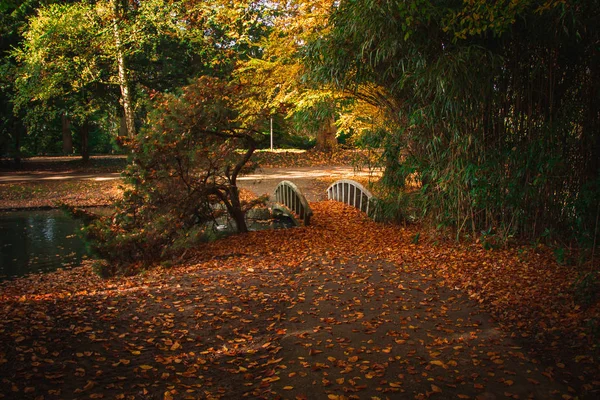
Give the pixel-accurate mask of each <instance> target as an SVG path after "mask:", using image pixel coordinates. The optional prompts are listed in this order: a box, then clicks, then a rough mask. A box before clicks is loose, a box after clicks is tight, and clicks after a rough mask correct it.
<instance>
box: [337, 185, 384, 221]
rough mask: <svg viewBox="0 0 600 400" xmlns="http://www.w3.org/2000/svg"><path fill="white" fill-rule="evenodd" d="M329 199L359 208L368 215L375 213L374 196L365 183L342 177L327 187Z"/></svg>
mask: <svg viewBox="0 0 600 400" xmlns="http://www.w3.org/2000/svg"><path fill="white" fill-rule="evenodd" d="M327 198H328V199H329V200H335V201H340V202H342V203H345V204H348V205H350V206H352V207H355V208H358V209H359V210H360V211H363V212H364V213H366V214H367V215H368V216H371V215H372V214H373V211H374V209H373V205H372V203H373V201H374V197H373V195H372V194H371V192H369V191H368V190H367V189H366V188H365V187H364V186H363V185H361V184H360V183H358V182H356V181H353V180H350V179H340V180H339V181H337V182H334V183H333V184H332V185H331V186H329V187H328V188H327Z"/></svg>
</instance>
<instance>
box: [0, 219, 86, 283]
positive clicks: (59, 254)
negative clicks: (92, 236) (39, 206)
mask: <svg viewBox="0 0 600 400" xmlns="http://www.w3.org/2000/svg"><path fill="white" fill-rule="evenodd" d="M81 227H82V224H81V222H80V221H77V220H75V219H73V218H71V217H70V216H69V215H67V214H65V213H64V212H63V211H60V210H35V211H10V212H0V280H3V279H7V278H12V277H16V276H23V275H27V274H29V273H32V272H49V271H54V270H56V269H58V268H63V267H67V266H72V265H78V264H80V263H81V260H82V258H83V257H85V254H86V246H85V243H84V242H83V240H82V239H81V237H80V236H79V232H80V229H81Z"/></svg>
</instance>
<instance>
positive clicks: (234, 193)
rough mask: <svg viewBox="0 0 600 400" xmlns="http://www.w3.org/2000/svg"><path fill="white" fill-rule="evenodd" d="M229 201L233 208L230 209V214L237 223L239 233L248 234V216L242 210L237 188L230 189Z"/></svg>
mask: <svg viewBox="0 0 600 400" xmlns="http://www.w3.org/2000/svg"><path fill="white" fill-rule="evenodd" d="M229 200H230V201H231V208H230V209H229V214H230V215H231V217H232V218H233V221H234V222H235V225H236V227H237V231H238V232H240V233H245V232H248V226H247V225H246V215H245V214H244V211H243V210H242V205H241V203H240V192H239V190H238V188H237V186H230V187H229Z"/></svg>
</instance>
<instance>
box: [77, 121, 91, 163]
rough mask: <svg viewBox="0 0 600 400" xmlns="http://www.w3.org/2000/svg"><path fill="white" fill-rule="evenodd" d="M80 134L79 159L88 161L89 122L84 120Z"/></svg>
mask: <svg viewBox="0 0 600 400" xmlns="http://www.w3.org/2000/svg"><path fill="white" fill-rule="evenodd" d="M79 133H80V135H81V159H82V160H83V162H88V161H89V160H90V148H89V136H90V124H89V122H87V121H86V122H84V124H83V125H82V127H81V130H80V132H79Z"/></svg>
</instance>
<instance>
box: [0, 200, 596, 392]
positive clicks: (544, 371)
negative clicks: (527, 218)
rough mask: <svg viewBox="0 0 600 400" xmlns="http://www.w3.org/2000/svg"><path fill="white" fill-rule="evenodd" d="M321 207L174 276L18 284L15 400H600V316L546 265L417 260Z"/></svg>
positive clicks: (385, 229) (88, 274) (7, 337)
mask: <svg viewBox="0 0 600 400" xmlns="http://www.w3.org/2000/svg"><path fill="white" fill-rule="evenodd" d="M311 206H312V207H313V210H314V212H315V215H314V218H313V223H314V224H313V225H311V226H309V227H302V228H296V229H289V230H281V231H262V232H253V233H249V234H247V235H240V236H234V237H230V238H227V239H224V240H221V241H217V242H214V243H211V244H207V245H204V246H202V248H200V249H198V251H197V253H196V254H195V255H193V256H192V259H191V260H189V261H188V262H186V264H185V265H180V266H176V267H173V268H171V269H164V268H157V269H155V270H151V271H149V272H147V273H145V274H141V275H138V276H135V277H127V278H117V279H112V280H107V281H102V280H100V279H99V278H97V277H96V276H95V275H94V274H93V272H92V270H91V267H89V266H85V267H82V268H76V269H73V270H69V271H58V272H56V273H51V274H46V275H35V276H32V277H29V278H23V279H18V280H15V281H12V282H8V283H5V284H3V285H2V286H0V343H1V345H0V380H1V381H2V385H1V386H0V397H2V396H4V397H5V398H41V397H42V396H43V397H44V398H117V399H118V398H122V399H125V398H142V399H144V398H163V399H171V398H173V399H176V398H177V399H178V398H191V399H194V398H227V399H239V398H269V399H270V398H290V399H316V398H319V399H363V398H365V399H378V398H379V399H386V398H390V399H394V398H417V399H426V398H462V399H469V398H470V399H491V398H520V399H525V398H559V399H560V398H564V399H568V398H575V397H576V396H579V397H580V398H597V396H598V393H599V390H600V379H599V377H598V362H597V360H596V359H594V358H593V354H592V352H591V348H592V345H593V343H590V342H587V341H586V339H587V337H588V336H583V335H584V334H585V335H587V334H588V333H587V332H586V330H585V326H586V323H587V322H586V321H589V320H590V319H591V318H597V317H598V314H597V311H594V310H597V309H594V308H590V309H587V310H585V311H584V310H582V309H580V308H577V307H576V306H574V303H573V299H572V293H571V291H570V290H569V289H568V284H569V280H570V279H572V273H571V272H569V270H568V269H566V268H563V267H559V266H557V265H556V264H555V263H554V262H553V261H552V260H551V259H550V257H549V256H547V255H546V253H545V252H543V251H539V250H538V251H533V250H527V251H525V250H521V251H520V250H518V249H516V250H495V251H484V250H482V249H480V248H479V247H477V246H464V245H457V244H455V243H444V244H441V245H440V244H437V245H436V244H434V243H425V242H423V241H421V243H420V244H413V243H412V238H413V237H414V235H415V234H416V233H417V228H416V227H412V228H408V229H403V228H399V227H393V226H386V225H380V224H375V223H373V222H372V221H370V220H368V219H366V218H365V217H364V215H362V214H360V213H358V212H357V211H356V210H354V209H350V208H348V207H345V206H343V205H341V204H338V203H333V202H325V203H313V204H312V205H311ZM422 236H423V235H422ZM559 294H560V295H559ZM478 304H480V305H482V306H483V307H484V308H486V309H487V310H489V311H490V312H492V313H493V314H494V316H496V317H497V319H498V321H499V322H500V324H498V323H496V322H494V321H493V320H492V319H491V318H490V316H489V314H486V313H485V312H483V311H481V310H480V309H479V307H477V305H478ZM553 342H556V343H553ZM532 349H535V350H536V351H531V350H532Z"/></svg>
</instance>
